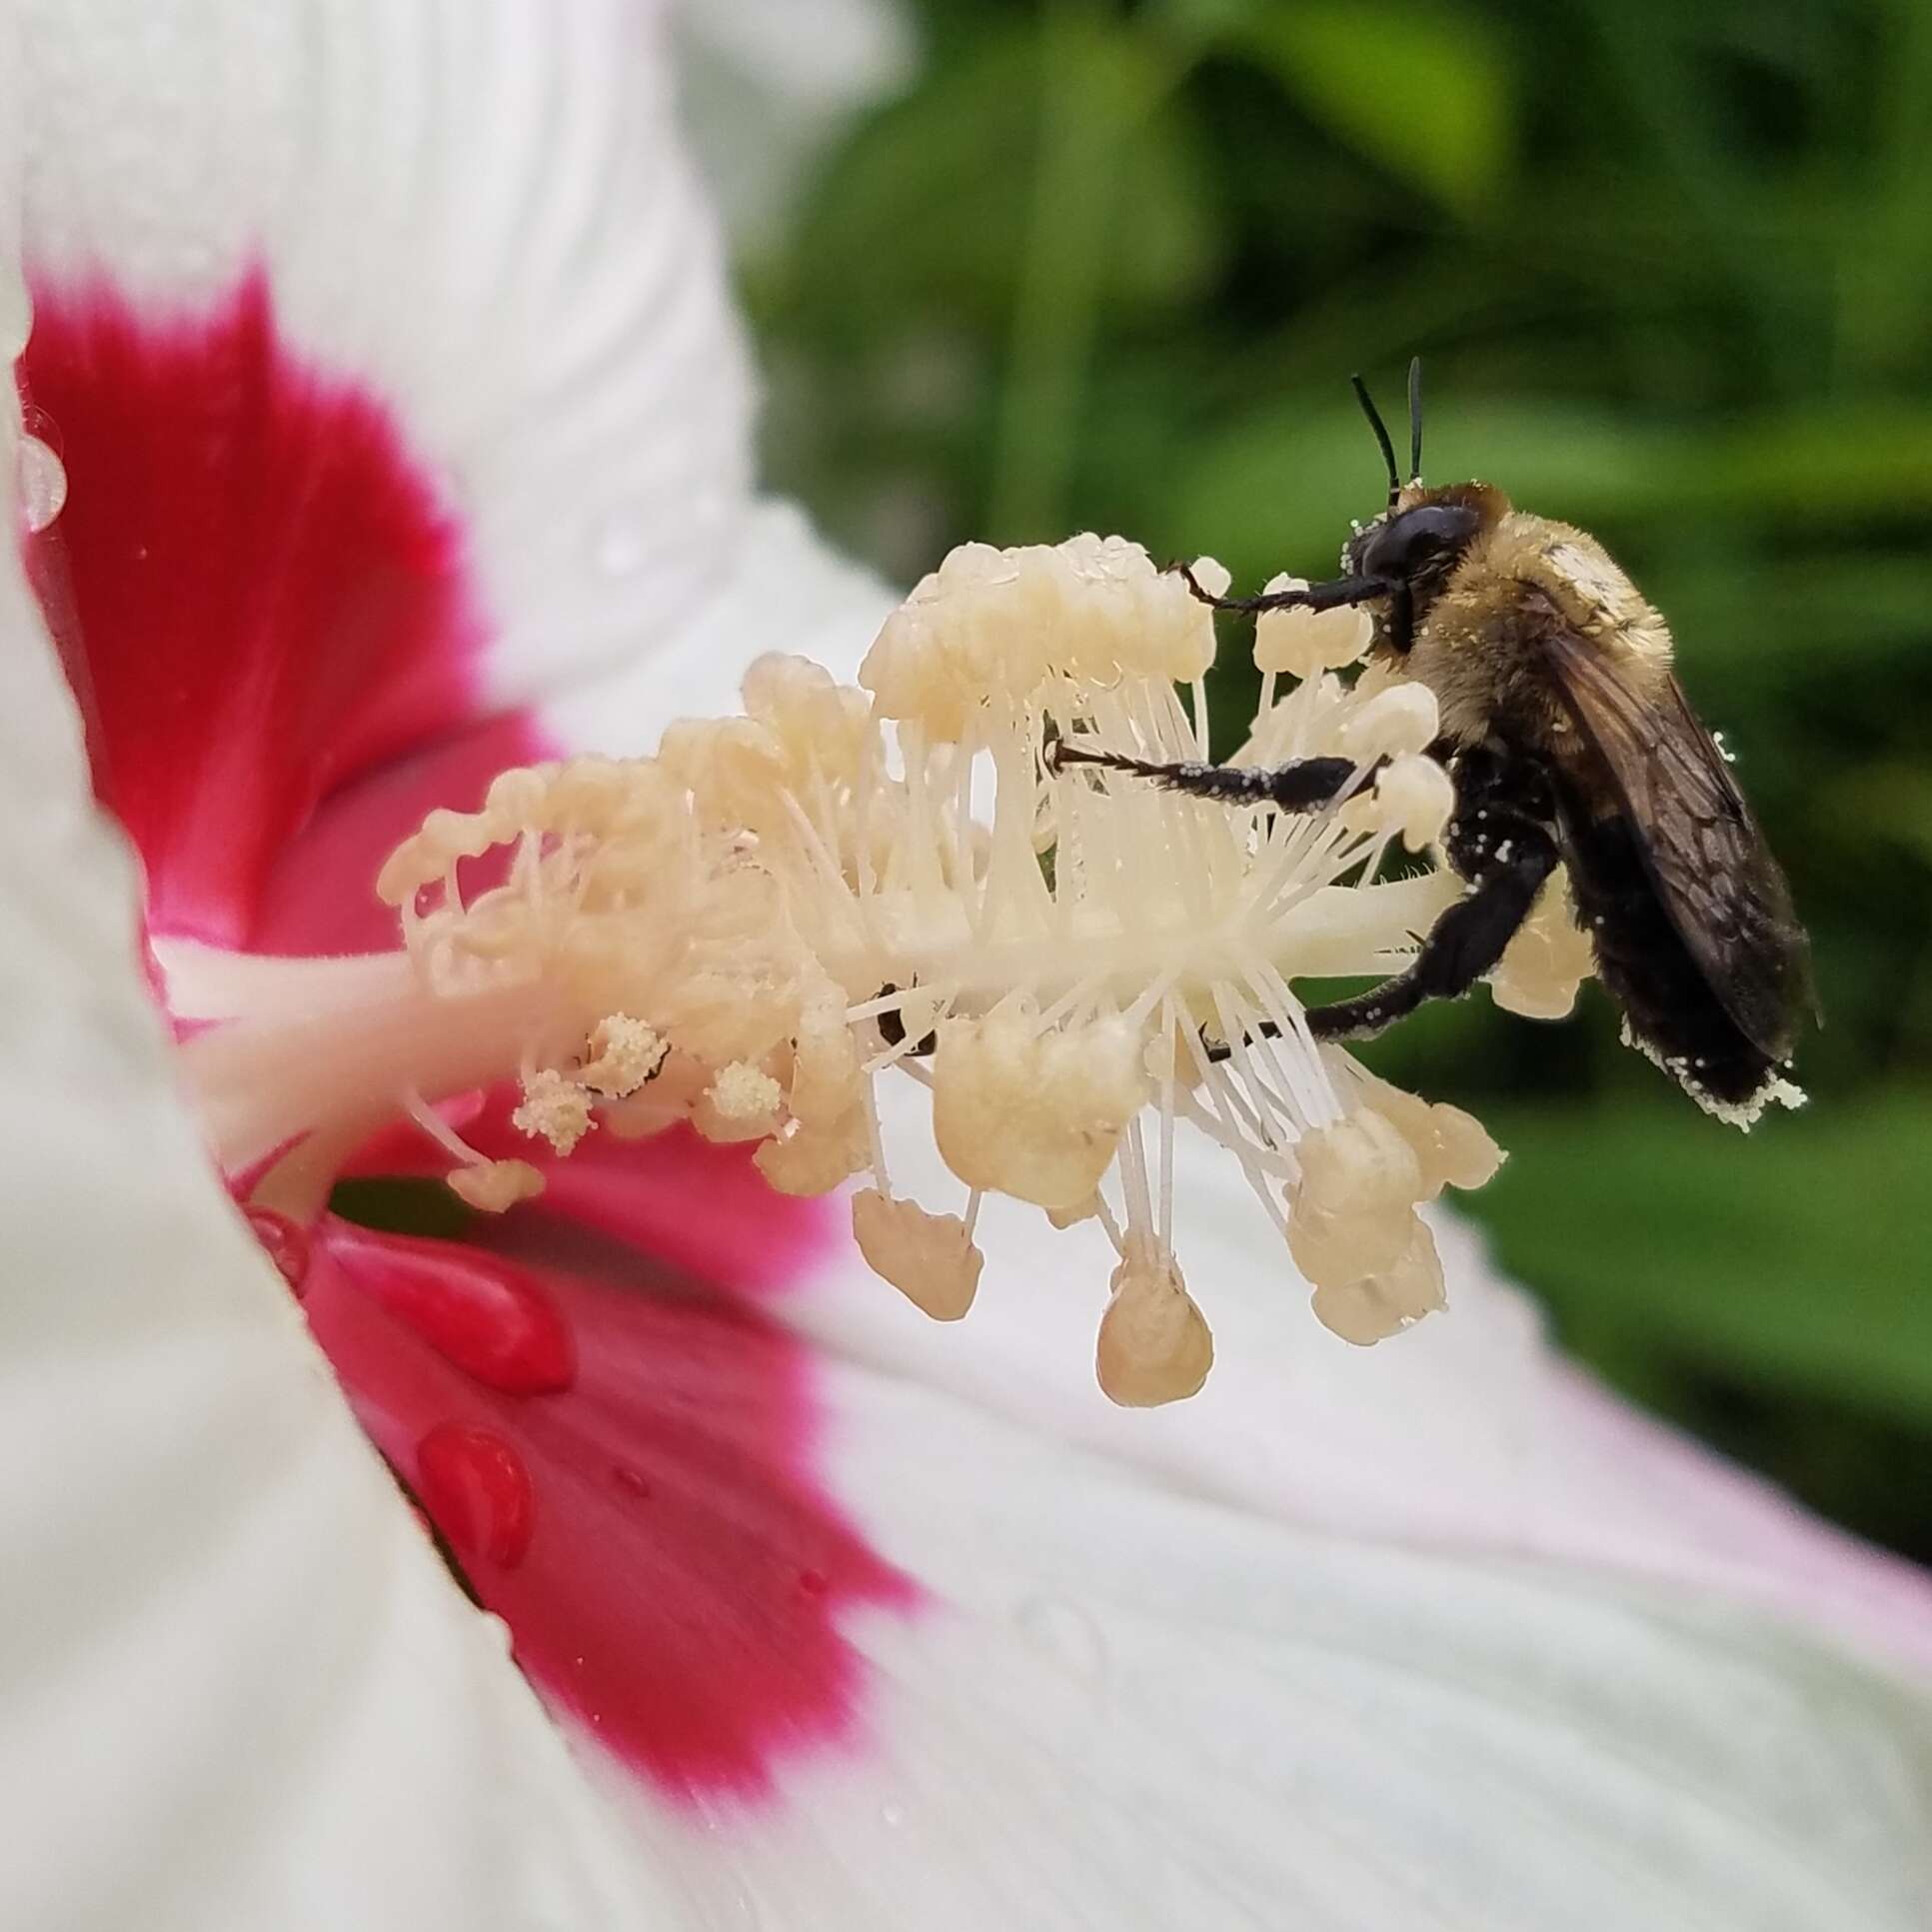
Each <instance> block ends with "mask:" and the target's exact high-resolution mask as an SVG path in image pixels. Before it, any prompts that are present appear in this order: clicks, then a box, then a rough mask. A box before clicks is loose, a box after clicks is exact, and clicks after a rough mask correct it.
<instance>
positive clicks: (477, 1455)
mask: <svg viewBox="0 0 1932 1932" xmlns="http://www.w3.org/2000/svg"><path fill="white" fill-rule="evenodd" d="M416 1493H417V1494H418V1495H419V1496H420V1497H421V1498H422V1499H423V1506H424V1507H425V1508H426V1509H427V1510H428V1511H429V1512H430V1515H431V1517H432V1518H433V1519H434V1520H435V1523H436V1526H437V1528H438V1529H440V1530H441V1531H442V1532H443V1534H444V1535H445V1536H446V1537H447V1538H448V1539H449V1542H450V1545H451V1547H452V1548H453V1549H455V1550H456V1552H457V1554H458V1555H460V1556H467V1557H472V1558H474V1557H486V1558H488V1560H489V1561H491V1562H492V1563H499V1564H501V1565H502V1566H503V1567H504V1568H505V1569H515V1568H516V1567H517V1565H518V1564H519V1563H521V1562H522V1561H523V1559H524V1556H525V1554H526V1553H527V1552H528V1550H529V1548H530V1538H531V1535H532V1533H533V1532H534V1531H535V1529H536V1526H537V1524H536V1498H535V1496H534V1494H533V1492H532V1490H531V1486H530V1471H529V1470H528V1469H527V1468H525V1467H524V1459H523V1457H522V1456H521V1455H519V1454H518V1453H517V1450H516V1448H515V1446H514V1445H513V1444H512V1443H510V1442H507V1441H506V1440H505V1439H504V1438H503V1437H502V1436H500V1435H498V1434H497V1433H496V1431H495V1430H494V1429H485V1428H478V1427H475V1426H474V1425H472V1424H468V1423H463V1422H439V1423H438V1424H437V1425H436V1427H435V1428H433V1429H431V1430H430V1431H429V1433H428V1434H426V1435H425V1436H424V1437H423V1439H422V1440H421V1441H420V1442H419V1443H417V1445H416Z"/></svg>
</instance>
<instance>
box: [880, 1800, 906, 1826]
mask: <svg viewBox="0 0 1932 1932" xmlns="http://www.w3.org/2000/svg"><path fill="white" fill-rule="evenodd" d="M879 1822H880V1823H881V1824H882V1825H885V1826H886V1827H887V1828H888V1829H889V1830H892V1831H897V1830H898V1829H899V1828H900V1826H901V1825H903V1824H904V1823H905V1822H906V1807H905V1806H904V1805H897V1804H883V1805H881V1806H880V1807H879Z"/></svg>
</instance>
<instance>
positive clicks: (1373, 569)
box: [1341, 357, 1509, 656]
mask: <svg viewBox="0 0 1932 1932" xmlns="http://www.w3.org/2000/svg"><path fill="white" fill-rule="evenodd" d="M1354 386H1355V398H1356V401H1358V402H1359V403H1360V404H1361V407H1362V414H1363V415H1364V416H1366V417H1367V418H1368V426H1369V428H1370V429H1372V430H1373V431H1374V432H1375V441H1376V444H1377V445H1378V446H1379V447H1380V449H1381V453H1382V461H1383V462H1384V463H1385V464H1386V465H1387V466H1388V508H1387V509H1386V510H1384V511H1383V512H1382V514H1381V515H1380V516H1379V517H1377V518H1376V519H1375V521H1374V522H1373V523H1371V524H1368V525H1366V526H1364V527H1363V528H1362V529H1360V530H1358V531H1357V532H1356V533H1355V535H1354V536H1353V537H1352V538H1351V539H1350V540H1349V543H1348V547H1347V549H1346V550H1345V551H1343V553H1342V560H1341V562H1342V570H1343V572H1344V574H1345V575H1346V576H1348V577H1352V578H1365V579H1369V580H1372V581H1374V582H1376V583H1378V584H1385V585H1386V586H1387V587H1388V589H1387V592H1386V594H1385V596H1386V600H1387V601H1386V615H1385V616H1384V615H1379V614H1378V616H1377V618H1376V621H1375V631H1376V640H1377V642H1378V643H1380V644H1384V645H1386V646H1387V647H1388V648H1389V649H1391V650H1393V651H1394V652H1395V653H1396V654H1397V655H1398V656H1399V655H1401V654H1403V653H1406V652H1407V650H1408V648H1409V645H1410V644H1411V643H1412V642H1413V639H1414V635H1415V627H1416V626H1417V625H1418V624H1420V623H1421V622H1422V620H1423V619H1424V618H1425V617H1426V616H1427V615H1428V609H1429V606H1430V605H1431V604H1433V603H1434V602H1435V599H1436V596H1437V594H1438V593H1439V592H1440V591H1441V589H1442V587H1443V585H1444V584H1446V583H1447V582H1448V581H1449V578H1450V576H1451V574H1452V573H1453V572H1454V570H1455V567H1456V566H1457V565H1458V564H1459V563H1461V561H1462V558H1463V556H1464V554H1465V553H1466V552H1467V550H1468V548H1469V546H1470V545H1471V544H1472V543H1474V542H1475V540H1476V539H1477V538H1478V537H1479V536H1480V535H1481V534H1482V533H1483V532H1484V531H1485V530H1487V529H1488V528H1489V527H1490V526H1491V525H1493V524H1495V523H1496V522H1498V521H1499V520H1500V519H1501V518H1502V517H1503V516H1504V515H1506V514H1507V512H1508V509H1509V500H1508V499H1507V498H1506V497H1505V496H1504V495H1503V494H1502V492H1501V491H1500V490H1496V489H1493V488H1491V487H1490V486H1489V485H1488V484H1486V483H1452V484H1449V485H1446V486H1445V487H1444V488H1442V489H1439V490H1428V489H1424V488H1423V485H1422V364H1421V359H1420V358H1419V357H1418V358H1416V360H1414V361H1413V362H1411V363H1410V364H1409V366H1408V424H1409V478H1408V481H1407V482H1406V483H1404V482H1403V481H1402V478H1401V473H1400V472H1399V471H1398V470H1397V469H1396V467H1395V446H1394V445H1393V443H1391V442H1390V440H1389V434H1388V426H1387V425H1386V424H1385V423H1384V422H1383V421H1382V418H1381V412H1380V411H1379V410H1377V409H1376V407H1375V403H1374V399H1373V398H1372V397H1371V396H1370V395H1369V393H1368V386H1367V385H1366V384H1365V383H1364V382H1363V381H1362V379H1361V378H1360V377H1359V376H1357V377H1355V378H1354Z"/></svg>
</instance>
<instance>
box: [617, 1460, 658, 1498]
mask: <svg viewBox="0 0 1932 1932" xmlns="http://www.w3.org/2000/svg"><path fill="white" fill-rule="evenodd" d="M611 1480H612V1481H613V1482H615V1483H616V1484H617V1486H618V1487H619V1488H620V1489H622V1490H623V1491H624V1493H625V1494H626V1495H627V1496H635V1497H637V1499H638V1500H639V1501H640V1502H649V1501H650V1500H651V1498H652V1496H653V1495H654V1494H655V1493H656V1492H655V1491H654V1490H653V1488H652V1486H651V1478H650V1477H649V1476H647V1475H646V1474H645V1473H644V1471H643V1470H642V1469H634V1468H632V1466H631V1465H630V1464H629V1463H628V1462H614V1463H612V1464H611Z"/></svg>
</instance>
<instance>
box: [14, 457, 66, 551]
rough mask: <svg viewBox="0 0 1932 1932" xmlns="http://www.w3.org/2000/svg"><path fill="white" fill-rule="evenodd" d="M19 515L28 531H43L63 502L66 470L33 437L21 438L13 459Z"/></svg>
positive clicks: (63, 465) (55, 515)
mask: <svg viewBox="0 0 1932 1932" xmlns="http://www.w3.org/2000/svg"><path fill="white" fill-rule="evenodd" d="M15 460H16V462H17V463H18V465H19V471H20V512H21V515H22V516H23V517H25V519H26V521H27V528H28V530H29V531H37V530H45V529H46V528H47V526H48V525H49V524H50V523H52V522H53V521H54V519H55V518H56V517H58V516H59V515H60V510H61V505H62V504H64V503H65V502H66V501H67V467H66V465H65V464H63V463H62V462H61V460H60V458H59V457H57V456H56V455H55V454H54V453H53V451H52V450H51V449H49V448H48V447H47V445H46V444H45V443H43V442H42V441H41V440H40V438H39V437H37V436H23V437H22V438H21V439H20V449H19V451H18V453H17V456H16V459H15Z"/></svg>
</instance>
